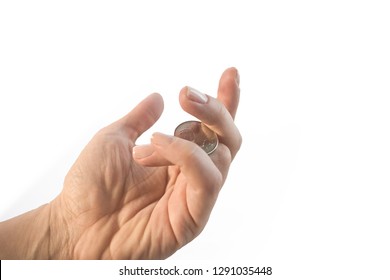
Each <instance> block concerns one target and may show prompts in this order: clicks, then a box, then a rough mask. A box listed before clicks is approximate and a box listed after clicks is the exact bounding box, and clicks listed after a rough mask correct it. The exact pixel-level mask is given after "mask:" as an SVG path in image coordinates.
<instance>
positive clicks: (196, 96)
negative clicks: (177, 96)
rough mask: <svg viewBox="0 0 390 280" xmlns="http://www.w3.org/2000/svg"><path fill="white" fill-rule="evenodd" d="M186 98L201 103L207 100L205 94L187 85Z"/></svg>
mask: <svg viewBox="0 0 390 280" xmlns="http://www.w3.org/2000/svg"><path fill="white" fill-rule="evenodd" d="M187 98H188V99H190V100H192V101H195V102H198V103H201V104H205V103H206V102H207V95H206V94H204V93H201V92H200V91H198V90H196V89H194V88H192V87H187Z"/></svg>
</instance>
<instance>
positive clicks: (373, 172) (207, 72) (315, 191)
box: [0, 0, 390, 279]
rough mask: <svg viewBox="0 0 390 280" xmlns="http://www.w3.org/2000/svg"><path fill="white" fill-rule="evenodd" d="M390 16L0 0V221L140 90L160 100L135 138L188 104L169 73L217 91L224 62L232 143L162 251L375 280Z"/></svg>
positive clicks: (368, 11)
mask: <svg viewBox="0 0 390 280" xmlns="http://www.w3.org/2000/svg"><path fill="white" fill-rule="evenodd" d="M389 15H390V8H389V4H388V3H387V1H301V0H300V1H25V2H21V1H1V2H0V129H1V137H0V172H1V173H0V219H1V220H4V219H7V218H10V217H12V216H14V215H17V214H20V213H22V212H25V211H27V210H29V209H33V208H35V207H37V206H39V205H41V204H43V203H45V202H48V201H50V200H51V199H53V198H54V197H55V196H56V195H57V194H58V193H59V192H60V190H61V186H62V181H63V178H64V176H65V174H66V173H67V170H68V169H69V167H70V166H71V164H72V163H73V162H74V160H75V159H76V158H77V156H78V154H79V152H80V151H81V149H82V148H83V147H84V145H85V144H87V142H88V141H89V139H90V138H91V137H92V136H93V135H94V133H95V132H96V131H97V130H98V129H100V128H101V127H103V126H105V125H107V124H109V123H110V122H112V121H114V120H116V119H118V118H119V117H121V116H123V115H124V114H126V113H127V112H128V111H129V110H131V108H133V107H134V106H135V105H136V104H137V103H138V102H139V101H140V100H141V99H142V98H144V97H145V96H146V95H148V94H149V93H151V92H159V93H161V94H162V95H163V97H164V100H165V111H164V114H163V116H162V118H161V119H160V121H159V122H158V123H157V124H156V125H155V126H154V127H153V128H152V129H151V131H150V132H148V133H146V135H145V136H143V137H142V138H141V139H140V141H139V142H140V143H141V142H147V141H149V140H148V137H149V136H150V134H151V133H152V132H153V131H162V132H165V133H171V132H172V131H173V129H174V127H175V126H176V125H177V124H178V123H180V122H181V121H185V120H187V119H188V118H189V116H187V115H186V114H184V113H182V112H181V109H180V106H179V104H178V92H179V90H180V89H181V87H183V86H185V85H190V86H193V87H195V88H197V89H199V90H201V91H204V92H206V93H208V94H210V95H215V93H216V89H217V85H218V79H219V77H220V74H221V73H222V72H223V70H224V69H225V68H227V67H230V66H235V67H237V68H238V69H239V71H240V75H241V103H240V108H239V111H238V115H237V120H236V123H237V125H238V127H239V128H240V131H241V133H242V135H243V145H242V149H241V151H240V152H239V154H238V155H237V157H236V159H235V161H234V163H233V165H232V167H231V172H230V174H229V177H228V180H227V182H226V184H225V186H224V189H223V190H222V192H221V194H220V197H219V200H218V202H217V204H216V206H215V209H214V211H213V213H212V215H211V218H210V221H209V223H208V225H207V226H206V228H205V230H204V231H203V233H202V234H201V235H200V236H199V237H198V238H197V239H196V240H194V241H193V242H191V243H190V244H188V245H187V246H186V247H184V248H183V249H181V250H180V251H178V252H177V253H176V254H175V255H173V256H172V257H171V260H175V259H177V260H179V259H181V260H192V259H205V260H216V259H219V260H224V259H228V260H235V259H265V260H269V262H270V263H269V264H270V265H272V262H274V265H275V266H277V270H278V271H279V273H280V275H290V277H291V279H298V278H300V279H301V278H302V277H304V276H305V275H306V276H310V275H311V276H312V277H314V276H315V277H314V278H315V279H330V278H329V277H331V278H332V279H341V278H343V277H347V276H348V277H349V276H351V275H353V276H354V277H358V276H362V277H363V276H364V277H370V278H371V279H385V278H386V277H385V275H387V276H388V275H390V271H389V270H388V265H389V263H390V254H389V252H390V241H389V236H390V227H389V222H390V219H389V214H390V203H389V200H390V196H389V191H388V189H389V188H390V175H389V174H390V172H389V171H390V144H389V143H390V132H389V128H390V127H389V126H390V123H389V120H390V110H389V107H390V101H389V100H390V98H389V95H390V51H389V50H390V16H389ZM275 269H276V268H275ZM383 277H384V278H383ZM284 279H287V278H284Z"/></svg>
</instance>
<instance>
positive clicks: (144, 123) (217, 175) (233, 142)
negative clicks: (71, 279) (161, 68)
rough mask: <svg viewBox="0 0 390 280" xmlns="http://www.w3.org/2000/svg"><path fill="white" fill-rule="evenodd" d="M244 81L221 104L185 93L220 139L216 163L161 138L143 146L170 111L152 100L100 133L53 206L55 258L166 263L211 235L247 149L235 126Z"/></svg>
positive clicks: (222, 91) (231, 79) (183, 99)
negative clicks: (220, 200) (224, 190)
mask: <svg viewBox="0 0 390 280" xmlns="http://www.w3.org/2000/svg"><path fill="white" fill-rule="evenodd" d="M238 102H239V77H238V73H237V70H236V69H235V68H229V69H227V70H226V71H225V72H224V73H223V75H222V77H221V80H220V84H219V89H218V98H217V99H215V98H213V97H211V96H206V95H202V94H199V93H198V94H197V93H196V91H193V90H190V88H187V87H185V88H183V89H182V90H181V92H180V104H181V106H182V108H183V109H184V110H185V111H186V112H188V113H190V114H192V115H193V116H195V117H197V118H198V119H200V120H201V121H202V122H204V123H205V124H206V125H207V126H209V127H210V128H211V129H212V130H214V131H215V132H216V133H217V134H218V137H219V145H218V148H217V149H216V150H215V151H214V152H213V153H212V154H211V155H210V156H209V155H207V154H206V153H205V152H204V151H203V150H202V149H201V148H200V147H198V146H197V145H196V144H194V143H192V142H189V141H186V140H183V139H180V138H177V137H173V136H168V135H164V134H161V133H155V134H153V137H152V139H151V143H150V144H148V145H142V146H135V141H136V139H137V138H138V137H139V136H140V135H141V134H142V133H143V132H145V131H146V130H147V129H149V128H150V127H151V126H152V125H153V124H154V123H155V122H156V121H157V120H158V118H159V117H160V115H161V113H162V111H163V100H162V98H161V96H160V95H158V94H152V95H150V96H148V97H147V98H146V99H144V100H143V101H142V102H141V103H140V104H138V105H137V106H136V107H135V108H134V109H133V110H132V111H131V112H130V113H129V114H128V115H126V116H125V117H123V118H122V119H120V120H118V121H116V122H114V123H113V124H111V125H109V126H107V127H105V128H103V129H102V130H101V131H99V132H98V133H97V134H96V135H95V136H94V137H93V139H92V140H91V141H90V143H88V145H87V146H86V147H85V148H84V150H83V151H82V152H81V154H80V156H79V158H78V159H77V160H76V162H75V163H74V165H73V166H72V167H71V169H70V171H69V173H68V174H67V176H66V178H65V181H64V188H63V191H62V192H61V193H60V195H59V196H58V197H57V198H55V199H54V200H53V201H52V202H51V203H50V204H49V207H50V222H49V225H50V230H49V233H50V234H49V235H50V242H49V244H50V245H49V246H48V247H49V248H48V252H49V256H48V257H50V258H56V259H163V258H166V257H168V256H170V255H171V254H173V253H174V252H175V251H176V250H178V249H179V248H181V247H182V246H184V245H185V244H187V243H188V242H190V241H191V240H192V239H194V238H195V237H196V236H197V235H198V234H199V233H200V232H201V231H202V229H203V228H204V226H205V225H206V223H207V220H208V218H209V215H210V212H211V210H212V208H213V206H214V203H215V201H216V199H217V196H218V193H219V191H220V189H221V187H222V185H223V183H224V181H225V179H226V176H227V173H228V169H229V166H230V163H231V161H232V160H233V158H234V156H235V155H236V153H237V151H238V150H239V148H240V145H241V136H240V133H239V131H238V129H237V128H236V126H235V124H234V122H233V119H234V116H235V113H236V110H237V106H238Z"/></svg>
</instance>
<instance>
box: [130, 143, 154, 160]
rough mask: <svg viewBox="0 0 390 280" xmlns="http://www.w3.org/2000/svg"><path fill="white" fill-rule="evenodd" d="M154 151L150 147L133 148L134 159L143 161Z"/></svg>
mask: <svg viewBox="0 0 390 280" xmlns="http://www.w3.org/2000/svg"><path fill="white" fill-rule="evenodd" d="M153 152H154V149H153V147H152V146H150V145H139V146H135V147H133V157H134V158H135V159H142V158H146V157H148V156H150V155H152V154H153Z"/></svg>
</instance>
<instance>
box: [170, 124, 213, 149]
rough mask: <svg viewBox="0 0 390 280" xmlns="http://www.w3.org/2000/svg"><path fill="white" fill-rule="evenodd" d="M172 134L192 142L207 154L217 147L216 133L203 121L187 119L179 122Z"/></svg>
mask: <svg viewBox="0 0 390 280" xmlns="http://www.w3.org/2000/svg"><path fill="white" fill-rule="evenodd" d="M174 135H175V136H176V137H179V138H182V139H185V140H188V141H191V142H194V143H195V144H197V145H198V146H199V147H201V148H202V149H203V151H205V152H206V153H207V154H211V153H212V152H214V151H215V149H216V148H217V147H218V136H217V134H216V133H215V132H214V131H212V130H211V129H210V128H208V127H207V126H206V125H205V124H204V123H201V122H198V121H187V122H183V123H181V124H179V125H178V126H177V127H176V129H175V133H174Z"/></svg>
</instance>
